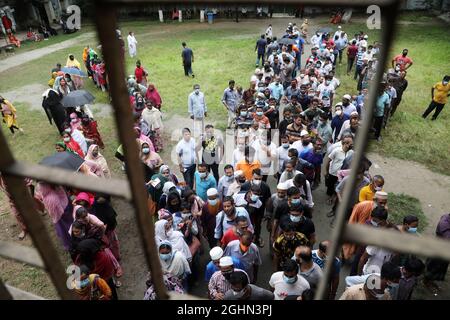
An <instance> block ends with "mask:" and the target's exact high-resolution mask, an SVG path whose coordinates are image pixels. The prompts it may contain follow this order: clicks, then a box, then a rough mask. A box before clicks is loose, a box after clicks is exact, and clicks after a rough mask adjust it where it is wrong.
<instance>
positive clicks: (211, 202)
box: [208, 199, 217, 206]
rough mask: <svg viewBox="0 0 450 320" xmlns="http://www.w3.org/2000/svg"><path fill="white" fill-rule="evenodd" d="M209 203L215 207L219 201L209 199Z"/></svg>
mask: <svg viewBox="0 0 450 320" xmlns="http://www.w3.org/2000/svg"><path fill="white" fill-rule="evenodd" d="M208 202H209V204H210V205H212V206H215V205H216V204H217V199H213V200H211V199H208Z"/></svg>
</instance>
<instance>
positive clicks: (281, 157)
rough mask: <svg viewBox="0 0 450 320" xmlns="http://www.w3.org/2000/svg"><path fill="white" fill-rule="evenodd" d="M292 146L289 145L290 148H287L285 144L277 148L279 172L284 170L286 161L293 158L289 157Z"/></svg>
mask: <svg viewBox="0 0 450 320" xmlns="http://www.w3.org/2000/svg"><path fill="white" fill-rule="evenodd" d="M290 148H291V146H289V148H287V149H285V148H283V146H279V147H278V148H277V156H278V172H279V173H282V172H283V167H284V163H285V162H286V161H289V160H290V159H291V158H289V156H288V151H289V149H290Z"/></svg>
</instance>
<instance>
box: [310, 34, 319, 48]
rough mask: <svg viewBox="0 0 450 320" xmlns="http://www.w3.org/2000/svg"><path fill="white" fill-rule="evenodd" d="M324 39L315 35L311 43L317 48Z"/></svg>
mask: <svg viewBox="0 0 450 320" xmlns="http://www.w3.org/2000/svg"><path fill="white" fill-rule="evenodd" d="M321 38H322V36H321V35H316V34H315V35H313V36H312V37H311V43H312V44H313V45H315V46H319V43H320V39H321Z"/></svg>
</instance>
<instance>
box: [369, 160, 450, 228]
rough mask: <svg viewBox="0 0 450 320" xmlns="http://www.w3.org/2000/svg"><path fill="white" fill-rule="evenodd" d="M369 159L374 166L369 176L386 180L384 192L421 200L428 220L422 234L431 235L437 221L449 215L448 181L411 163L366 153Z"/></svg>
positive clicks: (449, 192)
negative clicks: (446, 214)
mask: <svg viewBox="0 0 450 320" xmlns="http://www.w3.org/2000/svg"><path fill="white" fill-rule="evenodd" d="M368 158H369V159H370V160H371V161H372V162H373V166H372V168H371V172H372V173H373V174H381V175H382V176H384V177H385V180H386V184H385V188H386V190H388V191H389V192H394V193H405V194H407V195H410V196H412V197H415V198H417V199H419V200H420V202H421V204H422V210H423V212H424V213H425V215H426V216H427V217H428V219H429V221H428V222H429V224H428V227H427V229H426V231H425V233H426V234H430V235H432V234H434V231H435V229H436V225H437V223H438V222H439V218H440V217H441V216H442V215H443V214H444V213H447V212H449V211H450V197H449V195H450V177H449V176H445V175H442V174H439V173H435V172H433V171H430V170H429V169H427V168H426V167H424V166H423V165H420V164H418V163H416V162H412V161H405V160H400V159H397V158H385V157H381V156H380V155H378V154H376V153H369V154H368ZM411 213H412V214H413V212H411Z"/></svg>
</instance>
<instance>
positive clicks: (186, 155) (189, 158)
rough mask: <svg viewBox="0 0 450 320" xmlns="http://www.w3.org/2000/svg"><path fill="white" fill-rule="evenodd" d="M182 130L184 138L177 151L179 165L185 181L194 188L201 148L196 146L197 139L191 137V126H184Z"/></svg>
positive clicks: (178, 144) (176, 148)
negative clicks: (198, 152)
mask: <svg viewBox="0 0 450 320" xmlns="http://www.w3.org/2000/svg"><path fill="white" fill-rule="evenodd" d="M182 132H183V138H182V139H181V140H180V141H179V142H178V143H177V146H176V147H175V152H176V153H177V156H178V165H179V167H180V172H181V173H183V177H184V181H185V182H186V183H187V185H189V187H190V188H191V189H192V188H193V186H194V174H195V169H196V163H197V151H198V149H199V148H196V145H195V139H194V138H192V137H191V130H189V128H184V129H183V131H182Z"/></svg>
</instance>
